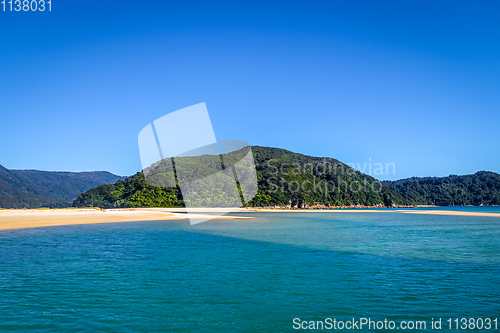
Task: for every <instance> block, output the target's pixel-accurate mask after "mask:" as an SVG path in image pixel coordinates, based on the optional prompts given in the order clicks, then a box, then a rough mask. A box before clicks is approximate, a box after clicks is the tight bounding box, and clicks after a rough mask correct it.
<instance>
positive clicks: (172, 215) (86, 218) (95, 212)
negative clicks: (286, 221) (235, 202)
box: [0, 208, 251, 230]
mask: <svg viewBox="0 0 500 333" xmlns="http://www.w3.org/2000/svg"><path fill="white" fill-rule="evenodd" d="M184 212H185V210H183V209H172V211H170V210H167V209H162V208H135V209H134V208H131V209H5V210H0V230H8V229H23V228H35V227H48V226H62V225H75V224H94V223H113V222H134V221H164V220H183V219H187V215H186V214H184ZM204 212H207V213H208V211H206V210H204ZM198 215H199V216H200V217H204V216H206V215H204V214H202V213H200V214H198ZM248 218H251V217H242V216H221V217H218V218H217V219H248Z"/></svg>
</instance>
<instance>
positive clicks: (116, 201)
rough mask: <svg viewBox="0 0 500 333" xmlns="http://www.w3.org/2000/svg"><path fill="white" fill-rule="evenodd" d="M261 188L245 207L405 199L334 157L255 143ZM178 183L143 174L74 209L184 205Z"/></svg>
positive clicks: (102, 189)
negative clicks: (162, 183)
mask: <svg viewBox="0 0 500 333" xmlns="http://www.w3.org/2000/svg"><path fill="white" fill-rule="evenodd" d="M252 152H253V156H254V159H255V162H256V170H257V181H258V192H257V195H256V196H255V197H254V199H252V200H251V201H250V202H249V203H247V206H253V207H264V206H282V207H286V206H293V207H308V206H315V205H317V206H319V205H324V206H358V205H362V206H377V205H378V206H386V205H388V206H390V205H393V204H402V203H403V202H404V199H403V198H402V197H401V196H400V195H398V194H397V193H395V192H393V191H392V190H391V189H390V188H389V187H388V186H387V185H385V184H382V183H381V182H379V181H377V180H376V179H374V178H373V177H370V176H368V175H365V174H363V173H361V172H359V171H356V170H354V169H352V168H350V167H349V166H347V165H345V164H343V163H341V162H339V161H337V160H335V159H333V158H323V157H311V156H306V155H302V154H297V153H293V152H290V151H288V150H284V149H279V148H268V147H256V146H254V147H252ZM183 205H184V203H183V199H182V195H181V193H180V191H179V187H178V186H177V187H173V188H165V187H162V188H160V187H154V186H151V185H149V184H148V183H147V182H146V181H145V179H144V175H143V173H142V172H139V173H137V174H135V175H134V176H131V177H129V178H127V179H125V180H122V181H118V182H117V183H116V184H114V185H102V186H99V187H97V188H94V189H92V190H90V191H87V192H86V193H83V194H81V195H79V196H78V197H77V199H76V200H75V206H76V207H86V206H98V207H103V208H110V207H175V206H183Z"/></svg>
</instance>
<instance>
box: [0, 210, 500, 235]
mask: <svg viewBox="0 0 500 333" xmlns="http://www.w3.org/2000/svg"><path fill="white" fill-rule="evenodd" d="M422 207H436V206H411V207H407V206H405V207H391V208H392V209H380V208H382V207H342V208H337V207H330V208H324V209H319V208H274V207H244V208H240V209H238V210H232V212H234V213H245V212H248V213H313V212H314V213H367V212H368V213H399V214H422V215H442V216H476V217H499V218H500V213H490V212H468V211H450V210H446V209H442V210H441V209H439V210H411V209H401V208H422ZM353 208H355V209H353ZM377 208H379V209H377ZM384 208H386V207H384ZM189 211H190V213H192V214H196V215H199V216H200V217H212V216H211V215H210V213H217V212H228V210H227V209H223V208H198V209H190V210H189ZM230 211H231V210H230ZM186 213H187V209H186V208H114V209H101V208H61V209H0V231H2V230H13V229H25V228H38V227H51V226H65V225H81V224H98V223H119V222H139V221H175V220H185V219H187V218H188V215H187V214H186ZM254 218H255V217H254V216H237V215H225V216H218V217H217V218H216V219H217V220H248V219H254Z"/></svg>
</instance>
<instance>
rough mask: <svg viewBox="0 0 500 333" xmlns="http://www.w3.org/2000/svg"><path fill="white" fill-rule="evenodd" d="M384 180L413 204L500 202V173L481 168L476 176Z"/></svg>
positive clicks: (493, 203) (439, 204)
mask: <svg viewBox="0 0 500 333" xmlns="http://www.w3.org/2000/svg"><path fill="white" fill-rule="evenodd" d="M384 183H385V184H386V185H388V186H389V187H390V188H391V189H392V190H393V191H394V192H396V193H398V194H400V195H401V196H402V197H403V198H404V199H405V203H406V204H410V205H436V206H469V205H470V206H481V205H484V206H491V205H500V175H499V174H498V173H494V172H487V171H480V172H477V173H475V174H473V175H465V176H456V175H451V176H448V177H440V178H437V177H425V178H408V179H401V180H396V181H390V182H389V181H387V182H384Z"/></svg>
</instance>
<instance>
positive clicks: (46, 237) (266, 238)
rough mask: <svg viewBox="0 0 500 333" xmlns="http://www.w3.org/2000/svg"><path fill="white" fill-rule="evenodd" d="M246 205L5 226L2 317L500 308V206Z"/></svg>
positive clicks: (0, 266)
mask: <svg viewBox="0 0 500 333" xmlns="http://www.w3.org/2000/svg"><path fill="white" fill-rule="evenodd" d="M447 209H448V208H447ZM449 209H458V210H466V211H480V212H500V209H499V208H498V207H497V208H494V207H485V208H469V207H467V208H449ZM239 215H244V216H248V215H252V216H254V217H255V219H253V220H251V221H248V220H220V221H210V222H205V223H201V224H198V225H194V226H190V225H189V223H188V222H187V221H162V222H159V221H151V222H133V223H112V224H95V225H80V226H64V227H46V228H34V229H25V230H10V231H1V232H0V331H2V332H3V331H16V332H63V331H65V332H167V331H168V332H287V331H294V329H293V322H292V321H293V319H294V318H300V319H301V320H324V319H325V318H328V317H329V318H336V319H337V320H349V319H352V318H361V317H365V318H371V319H372V320H384V319H385V318H387V319H388V320H393V321H395V322H396V323H400V322H401V321H403V320H405V321H410V320H425V321H427V324H428V327H427V330H426V331H436V332H438V331H439V330H431V329H430V323H431V319H432V318H434V319H436V318H439V317H441V318H443V326H444V324H445V323H444V321H445V319H444V318H446V319H447V318H462V317H467V318H468V317H473V318H479V317H482V318H485V317H489V318H498V320H500V283H499V277H500V218H497V217H468V216H436V215H416V214H403V213H397V212H394V211H389V210H388V211H383V212H366V213H365V212H353V213H351V212H345V213H314V212H303V213H302V212H300V213H274V212H271V213H240V214H239ZM493 328H494V327H493ZM344 331H345V330H344ZM359 331H363V332H366V331H370V330H368V329H363V330H359ZM383 331H385V330H377V332H383ZM394 331H400V330H393V331H392V332H394ZM418 331H424V330H413V332H418ZM442 331H448V332H453V331H455V330H449V329H446V330H444V329H443V330H442ZM489 331H492V332H494V331H500V330H495V329H491V330H489Z"/></svg>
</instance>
